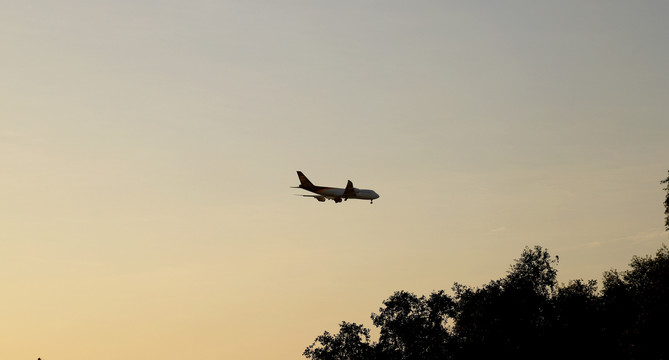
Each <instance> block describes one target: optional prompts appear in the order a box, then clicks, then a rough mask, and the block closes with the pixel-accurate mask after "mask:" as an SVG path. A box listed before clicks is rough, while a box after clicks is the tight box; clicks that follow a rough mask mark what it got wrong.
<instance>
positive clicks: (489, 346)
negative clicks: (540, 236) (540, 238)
mask: <svg viewBox="0 0 669 360" xmlns="http://www.w3.org/2000/svg"><path fill="white" fill-rule="evenodd" d="M556 263H557V260H554V259H553V258H552V257H551V256H550V254H549V253H548V251H546V250H545V249H543V248H542V247H540V246H536V247H534V249H530V248H525V250H524V251H523V253H522V254H521V257H520V258H519V259H517V260H516V263H515V264H514V265H512V266H511V269H510V270H509V272H508V275H507V276H506V277H505V278H503V279H500V280H497V281H491V282H490V283H489V284H487V285H485V286H484V287H482V288H480V289H472V288H469V287H465V286H462V285H460V284H457V283H456V285H455V286H454V288H453V290H454V291H455V299H456V303H457V306H456V309H457V311H456V316H455V332H456V336H458V337H459V339H460V341H461V343H462V348H463V352H464V353H463V356H464V357H465V358H482V357H490V356H495V357H500V356H501V357H514V358H532V357H535V356H537V353H536V351H537V349H541V348H543V347H545V344H546V343H547V341H548V339H547V338H546V334H547V329H548V328H549V324H550V320H551V319H550V315H551V308H550V297H549V296H550V294H551V293H552V291H553V289H554V287H555V285H556V277H557V270H556V269H555V268H554V267H553V265H554V264H556Z"/></svg>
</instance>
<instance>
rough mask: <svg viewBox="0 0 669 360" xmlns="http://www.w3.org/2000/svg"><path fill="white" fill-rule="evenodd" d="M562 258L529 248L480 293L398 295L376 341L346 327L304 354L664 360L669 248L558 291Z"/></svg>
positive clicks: (333, 358)
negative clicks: (625, 268)
mask: <svg viewBox="0 0 669 360" xmlns="http://www.w3.org/2000/svg"><path fill="white" fill-rule="evenodd" d="M555 264H557V259H554V258H553V257H551V256H550V255H549V253H548V252H547V251H546V250H545V249H543V248H541V247H539V246H536V247H534V248H533V249H530V248H525V250H524V251H523V253H522V254H521V257H520V258H519V259H517V260H516V262H515V264H514V265H512V266H511V268H510V269H509V271H508V274H507V276H506V277H504V278H502V279H499V280H495V281H491V282H489V283H488V284H485V285H483V286H482V287H481V288H471V287H467V286H464V285H460V284H458V283H456V284H455V285H454V286H453V292H454V296H453V297H451V296H449V295H447V294H446V293H445V292H444V291H438V292H433V293H432V294H431V295H430V296H429V297H425V296H420V297H419V296H416V295H414V294H412V293H409V292H406V291H398V292H396V293H394V294H393V295H392V296H390V297H389V298H388V299H387V300H385V301H384V302H383V305H384V306H383V307H381V308H380V309H379V313H378V314H372V320H373V323H374V325H375V326H376V327H378V328H380V336H379V341H378V342H370V335H369V334H370V331H369V329H367V328H364V327H363V326H362V325H357V324H354V323H347V322H342V323H341V325H340V330H339V333H338V334H335V335H332V334H330V333H328V332H327V331H326V332H325V333H324V334H323V335H321V336H319V337H317V338H316V340H315V341H314V343H313V344H312V345H311V346H309V347H307V349H306V350H305V351H304V354H303V355H304V356H305V357H307V358H308V359H312V360H344V359H347V360H348V359H351V360H369V359H375V360H376V359H379V360H380V359H383V360H386V359H389V360H413V359H428V360H430V359H480V358H492V357H494V358H499V357H502V358H507V357H509V358H515V359H536V358H542V359H565V358H569V359H592V358H606V359H668V358H669V351H667V347H666V346H665V345H664V342H665V341H666V339H668V338H669V327H667V326H666V324H667V323H669V293H668V291H667V290H668V289H669V249H668V248H667V246H663V247H662V248H660V250H658V252H657V254H656V255H655V256H654V257H649V256H647V257H638V256H635V257H633V258H632V262H631V264H630V267H631V269H630V270H628V271H624V272H618V271H616V270H611V271H608V272H606V273H605V274H604V281H603V290H602V291H601V292H599V291H598V290H597V282H596V281H594V280H590V281H583V280H574V281H570V282H569V283H568V284H567V285H562V286H558V285H557V283H556V277H557V271H556V270H555V267H554V266H555Z"/></svg>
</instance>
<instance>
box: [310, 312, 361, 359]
mask: <svg viewBox="0 0 669 360" xmlns="http://www.w3.org/2000/svg"><path fill="white" fill-rule="evenodd" d="M302 355H303V356H304V357H306V358H307V359H314V360H367V359H373V358H374V357H373V355H374V354H373V347H372V344H370V343H369V329H367V328H364V327H363V326H362V325H358V324H356V323H348V322H345V321H343V322H342V323H341V324H340V325H339V333H338V334H336V335H331V334H330V333H329V332H327V331H326V332H325V333H323V335H321V336H319V337H317V338H316V340H315V341H314V343H313V344H311V345H310V346H309V347H307V348H306V350H304V352H303V353H302Z"/></svg>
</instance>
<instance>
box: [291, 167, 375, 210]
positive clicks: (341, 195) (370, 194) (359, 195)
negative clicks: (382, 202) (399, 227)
mask: <svg viewBox="0 0 669 360" xmlns="http://www.w3.org/2000/svg"><path fill="white" fill-rule="evenodd" d="M297 177H298V178H299V179H300V186H294V187H293V188H294V189H304V190H307V191H311V192H312V193H315V194H318V195H302V196H304V197H313V198H315V199H316V200H318V201H320V202H324V201H325V200H328V199H329V200H334V202H335V203H340V202H341V201H342V200H344V201H346V200H348V199H361V200H369V203H370V204H373V203H374V199H378V198H379V194H377V193H376V192H375V191H374V190H369V189H357V188H354V187H353V183H352V182H351V180H349V181H348V183H347V184H346V188H345V189H340V188H332V187H325V186H316V185H314V184H312V183H311V181H309V179H307V177H306V176H304V174H303V173H302V172H301V171H298V172H297Z"/></svg>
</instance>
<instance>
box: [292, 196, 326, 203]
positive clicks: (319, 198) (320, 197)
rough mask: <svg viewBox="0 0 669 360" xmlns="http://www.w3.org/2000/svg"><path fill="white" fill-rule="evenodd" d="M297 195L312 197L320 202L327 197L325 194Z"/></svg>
mask: <svg viewBox="0 0 669 360" xmlns="http://www.w3.org/2000/svg"><path fill="white" fill-rule="evenodd" d="M297 196H304V197H312V198H314V199H316V200H318V201H320V202H323V201H325V200H326V199H327V198H326V197H325V196H323V195H297Z"/></svg>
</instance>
